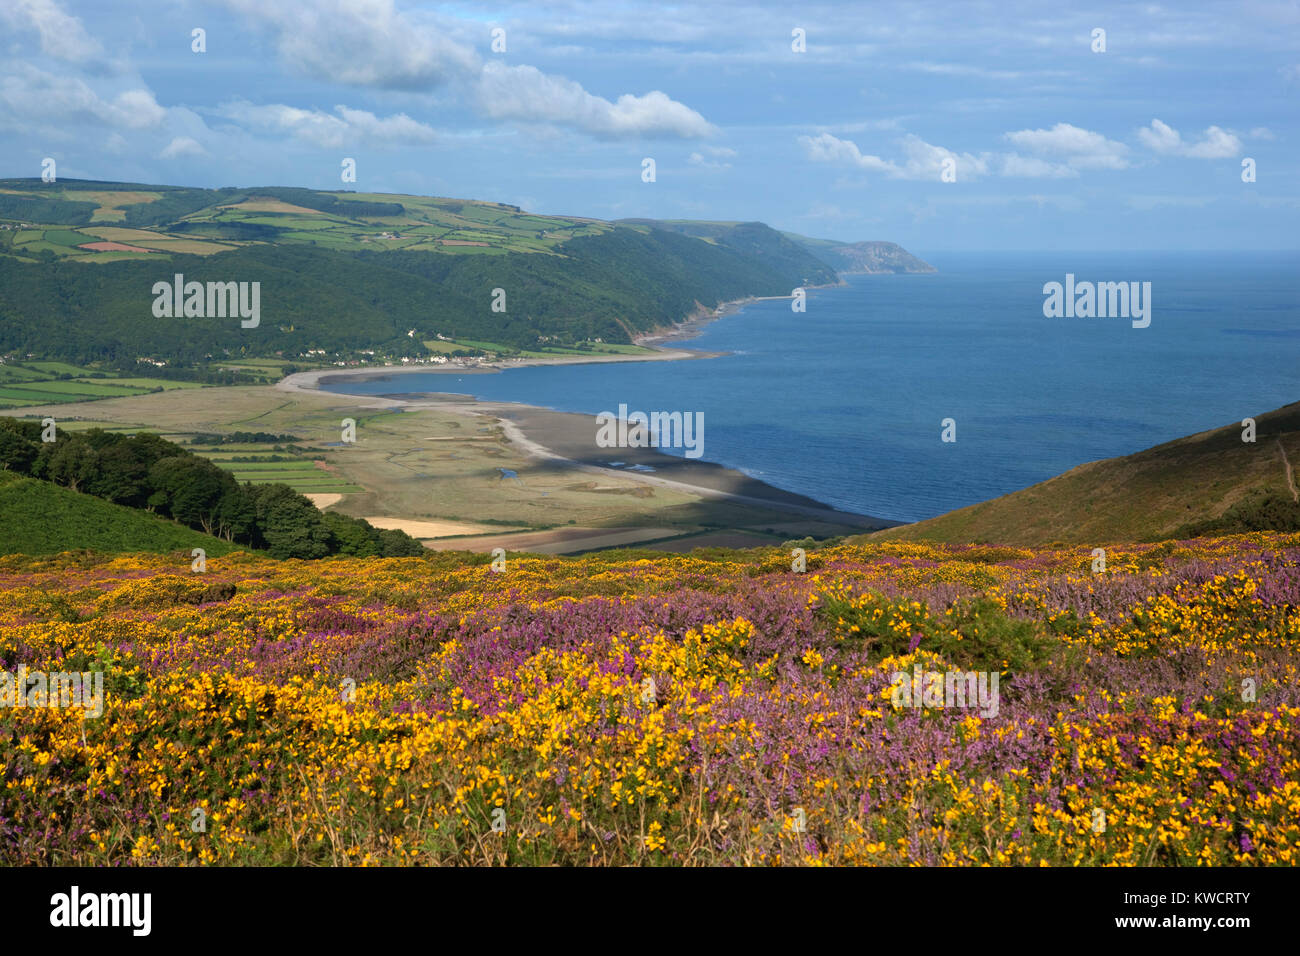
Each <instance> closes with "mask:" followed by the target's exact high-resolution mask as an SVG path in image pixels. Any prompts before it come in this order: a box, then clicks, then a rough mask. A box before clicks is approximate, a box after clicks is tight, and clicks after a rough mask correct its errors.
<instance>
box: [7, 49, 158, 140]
mask: <svg viewBox="0 0 1300 956" xmlns="http://www.w3.org/2000/svg"><path fill="white" fill-rule="evenodd" d="M16 66H17V69H16V70H15V71H14V72H11V73H10V74H8V75H7V76H0V125H2V124H4V123H5V121H6V120H8V121H10V122H11V123H12V124H13V125H15V126H21V125H22V124H43V123H60V124H63V125H65V126H75V125H77V124H81V123H95V124H101V125H105V126H112V127H117V128H122V129H130V130H146V129H153V128H156V127H158V126H160V125H161V124H162V122H163V120H164V119H165V118H166V116H167V111H166V110H165V109H163V108H162V107H161V106H159V105H158V101H157V100H156V99H154V95H153V93H151V92H150V91H149V90H146V89H130V90H124V91H122V92H120V93H118V94H117V95H116V96H114V97H113V98H112V99H105V98H103V97H101V96H100V95H99V94H98V93H96V92H95V91H94V90H92V89H91V88H90V87H89V86H87V85H86V83H85V82H83V81H82V80H80V79H78V78H77V77H74V76H68V75H62V74H55V73H46V72H45V71H43V70H39V69H37V68H35V67H33V66H28V65H25V64H17V65H16Z"/></svg>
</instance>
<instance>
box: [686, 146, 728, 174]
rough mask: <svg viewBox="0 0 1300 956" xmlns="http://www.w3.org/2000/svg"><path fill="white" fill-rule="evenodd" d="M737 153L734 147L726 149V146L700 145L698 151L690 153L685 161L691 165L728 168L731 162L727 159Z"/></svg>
mask: <svg viewBox="0 0 1300 956" xmlns="http://www.w3.org/2000/svg"><path fill="white" fill-rule="evenodd" d="M737 155H738V154H737V153H736V151H735V150H734V149H728V148H727V147H726V146H701V147H700V149H699V151H697V152H694V153H691V155H690V156H689V157H688V158H687V160H686V161H687V162H688V163H690V164H691V165H692V166H701V167H703V168H704V169H730V168H731V163H729V162H727V160H728V159H735V157H736V156H737Z"/></svg>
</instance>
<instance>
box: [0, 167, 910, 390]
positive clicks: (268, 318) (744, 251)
mask: <svg viewBox="0 0 1300 956" xmlns="http://www.w3.org/2000/svg"><path fill="white" fill-rule="evenodd" d="M840 245H841V244H829V245H828V248H839V247H840ZM904 255H905V254H904ZM841 258H842V257H841ZM918 261H919V260H918ZM88 266H94V267H95V268H87V267H88ZM838 267H839V266H835V267H832V265H828V264H827V262H826V261H824V260H823V259H822V258H818V256H817V255H815V254H814V253H813V252H811V251H809V249H808V248H807V247H806V246H805V245H802V244H800V243H799V242H796V241H794V240H793V239H791V238H789V237H787V236H785V235H783V234H781V233H779V232H777V231H776V230H774V229H771V228H770V227H768V226H766V225H763V224H762V223H752V222H751V223H702V224H690V223H679V222H673V223H668V222H657V221H652V220H625V221H621V222H614V223H610V222H601V221H598V220H593V219H582V218H573V217H558V216H536V215H531V214H529V213H526V212H523V211H521V210H520V209H518V208H517V207H514V206H506V205H502V204H499V203H488V202H475V201H469V200H459V199H445V198H436V197H423V196H406V195H387V194H370V193H349V192H320V191H316V190H310V189H297V188H287V187H259V188H252V189H234V188H225V189H191V188H186V187H175V186H146V185H140V184H133V183H102V182H88V181H80V180H61V181H59V182H57V183H43V182H41V181H39V180H33V179H7V180H0V355H3V354H6V353H8V354H11V355H14V354H16V355H19V356H26V355H31V356H33V357H38V358H45V359H57V360H61V361H66V362H72V363H78V364H85V363H102V365H103V367H104V368H108V369H127V368H134V367H136V363H137V362H139V361H141V360H142V359H144V360H155V361H156V362H164V363H167V364H168V365H169V366H171V367H176V366H181V367H192V366H200V365H205V364H208V365H210V364H213V363H220V362H222V361H224V360H232V359H235V358H239V359H250V358H258V357H261V358H271V357H274V358H278V359H284V360H286V361H303V360H308V359H309V358H310V357H313V356H314V357H316V359H317V360H320V359H321V358H324V359H326V360H338V359H352V360H364V359H366V358H370V359H374V358H397V357H406V356H409V357H412V358H415V357H421V356H429V355H432V354H434V353H435V352H446V351H448V350H449V349H451V348H454V347H455V346H454V345H450V346H449V345H447V344H446V343H448V342H452V343H456V342H470V343H489V344H496V345H502V346H508V347H510V348H514V349H528V348H534V349H535V348H546V349H557V348H569V349H573V348H580V349H592V348H593V347H594V348H597V349H598V350H599V349H600V348H604V349H609V348H614V347H618V346H620V345H627V344H629V343H631V342H632V341H633V340H634V338H635V337H636V336H638V335H640V334H643V333H646V332H650V331H654V330H656V329H661V328H666V327H669V326H671V325H673V324H674V323H676V322H678V321H680V320H681V319H682V318H684V317H685V316H686V315H688V314H690V313H692V312H694V311H696V310H697V309H698V308H699V307H700V306H704V307H706V308H713V307H715V306H717V305H718V304H720V303H721V302H724V301H728V300H732V299H738V298H743V297H746V296H751V295H755V296H765V295H788V294H789V293H790V290H791V289H792V288H795V287H797V286H808V285H821V284H826V283H830V282H834V281H835V269H836V268H838ZM177 273H179V274H182V275H183V276H184V279H185V281H186V282H195V281H197V282H201V283H205V284H206V283H210V282H230V281H237V282H250V283H251V282H258V283H260V314H259V316H258V320H257V323H256V325H255V327H247V328H245V327H241V322H240V321H237V320H232V318H231V317H226V316H221V317H212V316H206V317H205V316H196V315H189V316H186V317H185V318H184V319H183V320H178V319H177V318H160V317H156V316H155V313H154V305H155V299H156V296H155V293H154V292H153V287H154V284H155V283H157V282H160V281H163V282H171V281H172V279H173V276H174V275H176V274H177ZM496 289H501V290H504V294H505V298H504V300H499V299H498V297H497V296H496V295H495V294H494V290H496Z"/></svg>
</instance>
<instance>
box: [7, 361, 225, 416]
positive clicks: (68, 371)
mask: <svg viewBox="0 0 1300 956" xmlns="http://www.w3.org/2000/svg"><path fill="white" fill-rule="evenodd" d="M92 373H96V370H95V369H90V368H80V367H78V366H76V365H70V364H68V363H67V362H47V361H40V362H24V363H22V364H18V365H15V364H5V365H0V408H26V407H28V406H31V405H55V404H67V403H69V402H85V401H93V400H95V399H101V398H130V397H132V396H136V395H145V394H148V393H149V392H152V391H154V390H155V389H159V388H161V389H176V388H202V387H203V386H202V385H201V384H200V383H199V382H171V381H166V380H163V379H153V378H147V377H144V376H130V377H121V378H119V377H117V375H116V373H114V372H99V373H97V375H101V376H104V377H96V378H93V379H92V378H89V376H90V375H91V374H92ZM64 375H74V376H76V378H72V379H68V378H59V377H58V376H64Z"/></svg>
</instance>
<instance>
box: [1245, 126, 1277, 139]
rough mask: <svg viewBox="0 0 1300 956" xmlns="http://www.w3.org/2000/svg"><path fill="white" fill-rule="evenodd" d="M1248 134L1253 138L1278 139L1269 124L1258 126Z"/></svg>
mask: <svg viewBox="0 0 1300 956" xmlns="http://www.w3.org/2000/svg"><path fill="white" fill-rule="evenodd" d="M1246 135H1247V136H1249V137H1250V138H1251V139H1277V137H1276V136H1274V135H1273V131H1272V130H1271V129H1269V128H1268V127H1267V126H1256V127H1255V128H1254V129H1252V130H1251V131H1250V132H1249V133H1247V134H1246Z"/></svg>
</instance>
